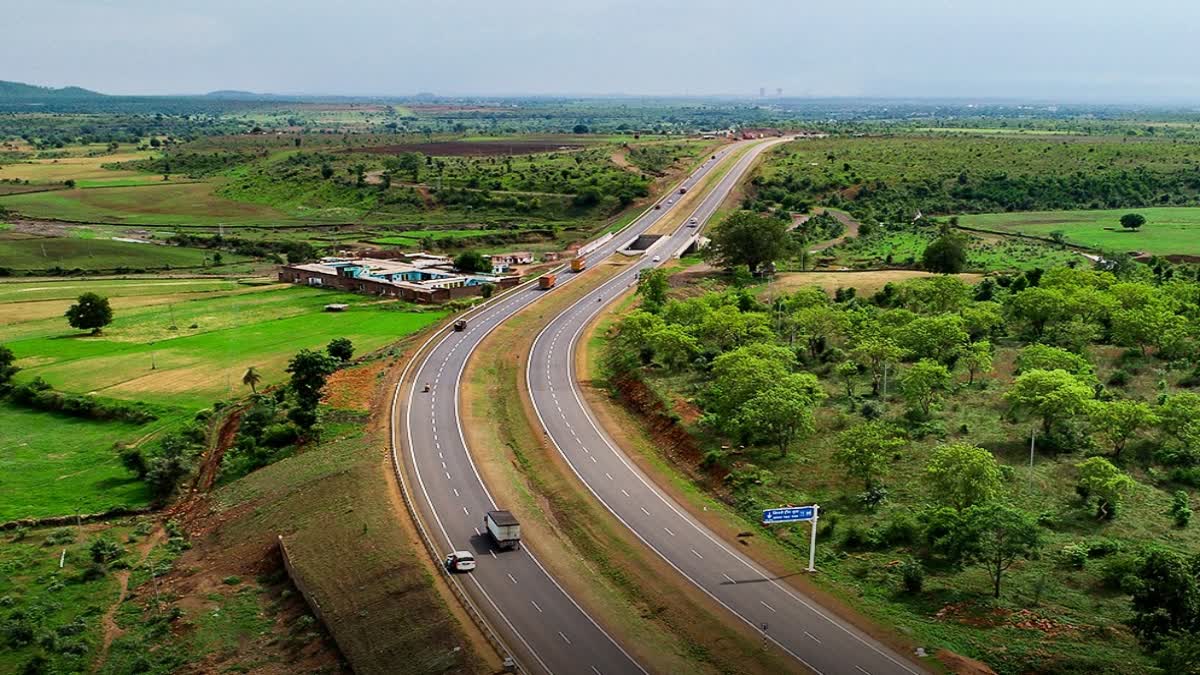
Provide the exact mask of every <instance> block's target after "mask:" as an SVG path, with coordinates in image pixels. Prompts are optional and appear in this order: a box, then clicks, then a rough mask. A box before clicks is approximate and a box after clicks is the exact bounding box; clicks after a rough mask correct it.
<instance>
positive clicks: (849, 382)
mask: <svg viewBox="0 0 1200 675" xmlns="http://www.w3.org/2000/svg"><path fill="white" fill-rule="evenodd" d="M833 370H834V372H835V373H837V376H838V377H840V378H842V382H844V383H845V384H846V398H854V380H855V378H857V377H858V364H857V363H855V362H853V361H842V362H841V363H839V364H837V366H835V367H834V369H833Z"/></svg>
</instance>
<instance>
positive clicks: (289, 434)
mask: <svg viewBox="0 0 1200 675" xmlns="http://www.w3.org/2000/svg"><path fill="white" fill-rule="evenodd" d="M299 437H300V431H299V430H298V429H296V427H295V426H294V425H292V424H284V423H277V424H272V425H271V426H269V427H267V428H266V429H263V432H262V444H263V445H266V446H268V447H271V448H283V447H287V446H289V445H291V444H292V443H295V442H296V439H297V438H299Z"/></svg>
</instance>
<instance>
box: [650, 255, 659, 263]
mask: <svg viewBox="0 0 1200 675" xmlns="http://www.w3.org/2000/svg"><path fill="white" fill-rule="evenodd" d="M659 260H662V258H660V257H658V256H654V258H653V260H651V262H658V261H659Z"/></svg>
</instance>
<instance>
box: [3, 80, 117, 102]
mask: <svg viewBox="0 0 1200 675" xmlns="http://www.w3.org/2000/svg"><path fill="white" fill-rule="evenodd" d="M104 96H105V95H104V94H101V93H99V92H95V91H92V90H90V89H83V88H81V87H62V88H59V89H55V88H54V87H39V86H36V85H32V84H24V83H22V82H6V81H4V80H0V100H3V99H31V100H33V99H64V98H72V99H77V98H104Z"/></svg>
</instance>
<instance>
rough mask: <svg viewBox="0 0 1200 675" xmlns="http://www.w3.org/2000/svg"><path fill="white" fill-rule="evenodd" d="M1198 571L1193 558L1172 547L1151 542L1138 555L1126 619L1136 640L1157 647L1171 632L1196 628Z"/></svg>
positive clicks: (1199, 590) (1199, 589) (1199, 588)
mask: <svg viewBox="0 0 1200 675" xmlns="http://www.w3.org/2000/svg"><path fill="white" fill-rule="evenodd" d="M1198 573H1200V565H1198V563H1197V560H1196V559H1195V558H1193V559H1191V560H1188V559H1186V558H1184V557H1183V556H1181V555H1180V554H1178V553H1176V552H1174V551H1170V550H1167V549H1164V548H1160V547H1157V546H1155V547H1152V548H1150V549H1149V550H1147V551H1146V552H1145V554H1143V555H1142V557H1141V558H1140V559H1139V560H1138V563H1137V567H1136V568H1135V570H1134V572H1133V573H1132V574H1133V575H1134V576H1135V577H1136V578H1137V580H1138V582H1137V584H1136V585H1135V586H1134V589H1133V593H1132V594H1131V595H1132V598H1131V601H1132V605H1133V620H1132V621H1130V626H1131V627H1132V628H1133V632H1134V634H1136V635H1137V636H1138V639H1139V640H1141V641H1142V642H1144V643H1145V644H1147V645H1149V646H1151V647H1157V646H1158V645H1159V644H1160V643H1161V642H1162V641H1163V640H1164V639H1166V638H1167V637H1168V636H1170V635H1171V634H1173V633H1195V632H1197V631H1198V630H1200V581H1198V580H1197V574H1198ZM1193 639H1194V638H1193ZM1169 672H1173V671H1169Z"/></svg>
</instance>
